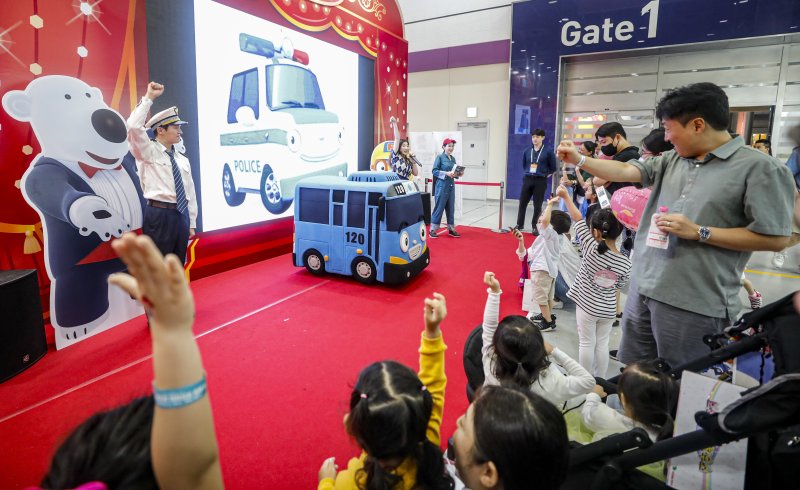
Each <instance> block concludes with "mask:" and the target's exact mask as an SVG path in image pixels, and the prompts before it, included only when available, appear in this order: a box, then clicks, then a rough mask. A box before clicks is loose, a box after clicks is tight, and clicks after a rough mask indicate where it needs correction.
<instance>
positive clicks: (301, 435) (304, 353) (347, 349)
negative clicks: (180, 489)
mask: <svg viewBox="0 0 800 490" xmlns="http://www.w3.org/2000/svg"><path fill="white" fill-rule="evenodd" d="M458 229H459V232H460V233H461V234H462V236H463V238H461V239H454V238H451V237H449V236H447V234H444V235H442V236H441V238H438V239H435V240H433V239H429V240H428V244H429V247H430V249H431V256H432V260H431V265H430V266H429V267H428V268H427V269H426V270H425V271H423V272H422V273H421V274H420V275H419V276H418V277H417V278H415V280H414V281H412V282H411V284H408V285H406V286H404V287H401V288H389V287H385V286H382V285H376V286H364V285H361V284H359V283H357V282H355V281H354V280H352V279H351V278H348V277H341V276H334V275H329V276H326V277H324V278H317V277H313V276H311V275H310V274H308V273H307V272H306V271H305V269H302V268H296V267H293V266H292V265H291V258H290V256H282V257H278V258H275V259H271V260H268V261H265V262H260V263H257V264H253V265H249V266H246V267H242V268H240V269H236V270H233V271H228V272H225V273H222V274H218V275H215V276H212V277H208V278H205V279H201V280H198V281H195V282H193V283H192V289H193V291H194V294H195V300H196V303H197V323H196V325H195V331H196V333H197V334H198V336H199V338H198V342H199V344H200V348H201V350H202V353H203V359H204V362H205V367H206V370H207V372H208V384H209V391H210V396H211V400H212V405H213V408H214V418H215V422H216V427H217V437H218V439H219V444H220V452H221V459H222V470H223V475H224V478H225V483H226V487H227V488H230V489H251V488H276V489H280V488H287V489H289V488H291V489H297V488H314V487H315V486H316V478H317V476H316V475H317V471H318V469H319V466H320V465H321V463H322V461H323V460H324V459H325V458H326V457H329V456H336V458H337V460H338V461H339V464H340V465H341V464H342V463H343V462H345V461H346V460H347V459H348V458H350V457H352V456H355V455H357V453H358V452H359V450H358V449H357V447H355V445H354V444H353V443H352V442H351V441H350V440H349V439H348V437H347V436H346V434H345V432H344V430H343V428H342V416H343V415H344V414H345V413H346V411H347V400H348V399H349V393H350V388H351V386H352V384H353V383H354V382H355V378H356V376H357V374H358V372H359V370H360V369H362V368H363V367H365V366H366V365H367V364H369V363H370V362H373V361H376V360H382V359H388V358H391V359H396V360H398V361H401V362H403V363H406V364H407V365H409V366H412V367H414V368H416V366H417V359H418V358H417V348H418V346H419V336H420V332H421V331H422V329H423V324H422V299H423V298H424V297H426V296H428V295H430V293H431V292H433V291H438V292H441V293H443V294H444V295H446V296H447V301H448V318H447V320H445V323H444V324H443V325H442V329H443V331H444V338H445V342H446V343H447V345H448V346H449V349H448V351H447V367H446V368H447V375H448V378H449V382H448V387H447V395H446V403H445V418H444V424H443V426H442V438H443V440H446V439H447V437H449V436H450V435H451V434H452V432H453V431H454V430H455V421H456V419H457V418H458V417H459V416H461V415H462V414H463V413H464V411H465V410H466V408H467V400H466V395H465V389H464V387H465V382H466V379H465V376H464V371H463V365H462V358H461V356H462V348H463V345H464V340H465V339H466V336H467V335H468V334H469V332H470V331H471V330H472V329H473V328H474V327H475V326H476V325H478V324H479V323H480V322H481V318H482V314H483V305H484V301H485V297H486V296H485V286H484V285H483V282H482V278H483V271H484V270H487V269H488V270H493V271H494V272H496V273H497V275H498V277H499V278H500V280H501V283H502V284H503V286H504V290H505V291H506V294H505V295H504V303H503V309H502V313H501V314H503V315H505V314H509V313H512V312H518V311H519V310H518V309H519V305H520V301H521V294H520V293H519V292H518V290H517V287H516V283H517V278H518V275H519V268H520V266H519V262H518V261H517V259H516V256H515V254H514V249H515V247H516V240H514V239H513V238H512V237H511V236H510V235H509V234H496V233H493V232H491V231H490V230H486V229H481V228H468V227H459V228H458ZM145 325H146V324H145V321H144V318H143V317H141V318H137V319H134V320H132V321H130V322H128V323H127V324H125V325H121V326H119V327H117V328H115V329H113V330H111V331H110V332H106V333H104V334H101V335H100V336H98V337H96V338H94V339H91V340H89V341H86V342H84V343H81V344H78V345H75V346H73V347H70V348H68V349H66V350H64V351H61V352H50V353H48V354H47V355H46V356H45V357H44V359H42V360H41V361H39V363H38V364H36V365H35V366H33V367H32V368H30V369H29V370H28V371H26V372H24V373H22V374H21V375H19V376H17V377H15V378H13V379H11V380H9V381H7V382H6V383H3V384H2V385H0V454H2V457H1V458H0V488H3V489H15V488H22V487H24V486H26V485H32V484H36V483H38V482H39V480H40V478H41V476H42V474H43V472H44V471H45V469H46V466H47V462H48V461H49V457H50V455H51V454H52V452H53V451H54V449H55V445H56V444H57V443H58V442H59V441H60V440H62V439H63V437H64V436H65V434H66V433H68V432H69V430H70V429H71V428H72V427H74V426H75V425H77V424H78V423H80V422H81V421H82V420H83V419H85V418H86V417H87V416H88V415H90V414H91V413H93V412H95V411H97V410H99V409H103V408H108V407H111V406H114V405H117V404H121V403H125V402H127V401H129V400H130V399H131V398H133V397H135V396H137V395H142V394H145V393H147V392H148V391H149V389H150V381H151V378H152V366H151V364H150V360H149V355H150V341H149V335H148V332H147V327H146V326H145Z"/></svg>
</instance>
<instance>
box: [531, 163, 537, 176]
mask: <svg viewBox="0 0 800 490" xmlns="http://www.w3.org/2000/svg"><path fill="white" fill-rule="evenodd" d="M537 168H539V165H537V164H535V163H534V164H533V165H531V173H532V174H535V173H536V169H537Z"/></svg>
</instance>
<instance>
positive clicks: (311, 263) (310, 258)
mask: <svg viewBox="0 0 800 490" xmlns="http://www.w3.org/2000/svg"><path fill="white" fill-rule="evenodd" d="M303 264H304V265H305V266H306V270H307V271H308V272H310V273H312V274H314V275H315V276H321V275H323V274H325V259H324V258H323V257H322V254H321V253H319V252H317V251H316V250H314V249H313V248H310V249H308V250H306V253H304V254H303Z"/></svg>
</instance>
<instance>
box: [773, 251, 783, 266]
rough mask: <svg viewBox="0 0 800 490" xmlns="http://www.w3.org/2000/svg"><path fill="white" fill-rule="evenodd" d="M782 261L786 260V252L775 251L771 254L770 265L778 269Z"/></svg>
mask: <svg viewBox="0 0 800 490" xmlns="http://www.w3.org/2000/svg"><path fill="white" fill-rule="evenodd" d="M784 262H786V252H775V253H774V254H773V255H772V267H774V268H776V269H780V268H781V267H783V263H784Z"/></svg>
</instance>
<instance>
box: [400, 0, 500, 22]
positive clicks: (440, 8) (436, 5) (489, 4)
mask: <svg viewBox="0 0 800 490" xmlns="http://www.w3.org/2000/svg"><path fill="white" fill-rule="evenodd" d="M397 3H398V5H399V6H400V11H401V12H402V14H403V22H404V23H406V24H408V23H409V22H419V21H421V20H427V19H435V18H437V17H446V16H449V15H459V14H463V13H466V12H472V11H475V10H483V9H489V8H493V7H501V6H505V5H511V4H512V3H513V1H512V0H397Z"/></svg>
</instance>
